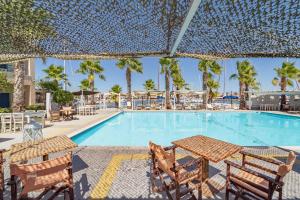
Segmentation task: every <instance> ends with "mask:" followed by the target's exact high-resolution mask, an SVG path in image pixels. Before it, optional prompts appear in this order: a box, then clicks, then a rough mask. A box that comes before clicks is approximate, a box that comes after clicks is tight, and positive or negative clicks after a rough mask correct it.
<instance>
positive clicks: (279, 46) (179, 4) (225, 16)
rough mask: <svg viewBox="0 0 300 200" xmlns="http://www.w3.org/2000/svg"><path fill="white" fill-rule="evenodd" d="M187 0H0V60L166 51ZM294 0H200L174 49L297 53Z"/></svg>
mask: <svg viewBox="0 0 300 200" xmlns="http://www.w3.org/2000/svg"><path fill="white" fill-rule="evenodd" d="M191 5H192V0H97V1H92V0H71V1H70V0H55V1H53V0H27V1H24V0H2V1H1V2H0V26H1V29H0V62H3V61H9V60H16V59H22V58H28V57H47V56H53V57H60V58H65V59H97V58H120V57H138V56H169V55H170V52H171V50H172V48H173V46H174V43H175V41H176V38H177V37H178V35H179V32H180V30H181V28H182V25H183V22H184V20H185V18H186V16H187V14H188V12H189V10H190V6H191ZM299 15H300V1H298V0H289V1H282V0H218V1H213V0H202V1H201V3H200V5H199V7H198V10H197V11H196V14H195V15H194V16H193V18H192V21H191V23H190V24H189V26H188V28H187V30H186V32H185V34H184V36H183V38H182V40H181V41H180V43H179V46H178V48H177V51H176V52H175V56H188V57H196V58H219V57H240V56H254V57H255V56H267V57H272V56H290V57H298V56H299V55H300V50H299V47H300V44H299V41H300V40H299V39H300V27H299V26H300V17H299Z"/></svg>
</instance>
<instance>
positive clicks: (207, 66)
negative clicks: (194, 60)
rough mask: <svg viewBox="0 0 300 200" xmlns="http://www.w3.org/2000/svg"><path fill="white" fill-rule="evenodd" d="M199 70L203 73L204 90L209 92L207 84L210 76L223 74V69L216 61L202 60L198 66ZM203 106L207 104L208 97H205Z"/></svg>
mask: <svg viewBox="0 0 300 200" xmlns="http://www.w3.org/2000/svg"><path fill="white" fill-rule="evenodd" d="M198 70H199V71H200V72H202V90H203V91H207V83H208V80H209V76H210V75H209V74H211V75H213V74H215V75H220V74H221V73H222V67H221V66H220V65H219V64H218V63H217V62H216V61H214V60H200V61H199V64H198ZM203 104H204V106H206V104H207V95H206V94H204V95H203Z"/></svg>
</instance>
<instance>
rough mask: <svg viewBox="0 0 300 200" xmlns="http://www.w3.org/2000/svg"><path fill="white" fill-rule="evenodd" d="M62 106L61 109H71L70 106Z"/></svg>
mask: <svg viewBox="0 0 300 200" xmlns="http://www.w3.org/2000/svg"><path fill="white" fill-rule="evenodd" d="M62 108H63V110H71V109H72V107H71V106H63V107H62Z"/></svg>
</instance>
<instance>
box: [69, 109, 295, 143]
mask: <svg viewBox="0 0 300 200" xmlns="http://www.w3.org/2000/svg"><path fill="white" fill-rule="evenodd" d="M198 134H201V135H206V136H209V137H213V138H217V139H220V140H224V141H228V142H231V143H234V144H239V145H245V146H270V145H279V146H299V145H300V118H298V117H290V116H284V115H276V114H269V113H260V112H247V113H245V112H124V113H121V114H119V115H117V116H115V117H113V118H111V119H110V120H107V121H105V122H104V123H101V124H98V125H96V126H94V127H93V128H91V129H89V130H87V131H85V132H83V133H81V134H79V135H77V136H75V137H73V138H72V140H73V141H75V142H76V143H77V144H79V145H87V146H147V145H148V142H149V141H150V140H151V141H154V142H157V143H159V144H162V145H169V144H170V143H171V141H174V140H177V139H181V138H185V137H188V136H192V135H198Z"/></svg>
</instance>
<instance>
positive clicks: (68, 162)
mask: <svg viewBox="0 0 300 200" xmlns="http://www.w3.org/2000/svg"><path fill="white" fill-rule="evenodd" d="M10 173H11V182H10V185H11V199H12V200H17V199H23V198H26V197H27V195H28V193H29V192H34V191H38V190H42V189H44V190H43V191H42V192H41V193H40V194H39V196H38V197H37V198H35V199H42V198H43V197H44V196H45V195H46V194H47V193H48V192H49V191H53V193H51V194H50V195H49V198H48V199H54V198H55V197H56V196H58V195H59V193H60V192H64V195H66V193H69V199H70V200H73V199H74V192H73V175H72V154H71V153H68V154H66V155H65V156H62V157H59V158H56V159H53V160H47V161H43V162H41V163H38V164H21V165H19V164H11V165H10ZM16 177H19V178H20V180H21V183H22V186H23V187H22V190H21V193H20V197H19V198H18V197H17V191H18V190H17V181H16ZM65 197H66V196H65ZM43 199H44V198H43Z"/></svg>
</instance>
